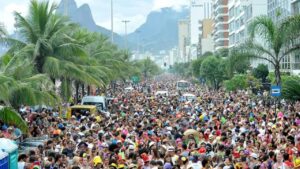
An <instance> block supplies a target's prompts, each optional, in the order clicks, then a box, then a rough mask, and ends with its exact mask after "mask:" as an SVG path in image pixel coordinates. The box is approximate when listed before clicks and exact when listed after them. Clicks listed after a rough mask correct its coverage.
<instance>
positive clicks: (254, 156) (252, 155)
mask: <svg viewBox="0 0 300 169" xmlns="http://www.w3.org/2000/svg"><path fill="white" fill-rule="evenodd" d="M250 156H251V157H253V158H258V155H257V154H255V153H251V154H250Z"/></svg>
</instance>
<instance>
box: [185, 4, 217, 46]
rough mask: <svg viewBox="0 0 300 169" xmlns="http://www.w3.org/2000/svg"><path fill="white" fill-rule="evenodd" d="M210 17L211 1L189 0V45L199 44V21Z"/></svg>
mask: <svg viewBox="0 0 300 169" xmlns="http://www.w3.org/2000/svg"><path fill="white" fill-rule="evenodd" d="M211 17H212V1H211V0H191V4H190V25H191V27H190V29H191V31H190V33H191V35H190V36H191V45H197V44H198V43H199V35H200V34H201V30H199V21H202V20H203V19H209V18H211Z"/></svg>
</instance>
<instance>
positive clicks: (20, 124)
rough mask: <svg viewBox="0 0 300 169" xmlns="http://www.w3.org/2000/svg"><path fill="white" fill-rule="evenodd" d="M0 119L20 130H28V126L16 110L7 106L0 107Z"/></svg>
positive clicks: (25, 131)
mask: <svg viewBox="0 0 300 169" xmlns="http://www.w3.org/2000/svg"><path fill="white" fill-rule="evenodd" d="M0 120H1V121H3V122H4V123H5V124H8V125H14V126H16V127H17V128H19V129H20V130H21V131H22V132H24V133H27V132H28V126H27V123H26V121H25V120H23V118H22V117H21V116H20V115H19V113H18V112H16V111H15V110H13V109H12V108H9V107H4V108H0Z"/></svg>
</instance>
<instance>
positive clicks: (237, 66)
mask: <svg viewBox="0 0 300 169" xmlns="http://www.w3.org/2000/svg"><path fill="white" fill-rule="evenodd" d="M249 66H250V61H249V57H248V56H247V55H246V54H245V53H241V52H239V50H238V49H232V50H231V51H230V54H229V57H228V59H227V63H226V70H227V75H228V76H229V77H233V75H234V74H235V73H238V74H245V73H246V72H247V70H248V69H249Z"/></svg>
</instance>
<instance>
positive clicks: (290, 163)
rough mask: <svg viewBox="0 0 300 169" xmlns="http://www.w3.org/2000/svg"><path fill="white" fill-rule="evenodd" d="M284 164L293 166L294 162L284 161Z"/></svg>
mask: <svg viewBox="0 0 300 169" xmlns="http://www.w3.org/2000/svg"><path fill="white" fill-rule="evenodd" d="M284 164H285V165H287V166H288V167H291V168H293V167H294V164H293V163H292V162H290V161H285V162H284Z"/></svg>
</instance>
